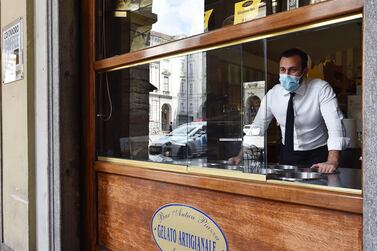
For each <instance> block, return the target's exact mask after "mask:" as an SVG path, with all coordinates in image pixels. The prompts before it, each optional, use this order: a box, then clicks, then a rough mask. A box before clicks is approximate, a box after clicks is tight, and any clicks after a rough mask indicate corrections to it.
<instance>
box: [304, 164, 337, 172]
mask: <svg viewBox="0 0 377 251" xmlns="http://www.w3.org/2000/svg"><path fill="white" fill-rule="evenodd" d="M310 168H318V171H319V172H321V173H333V172H335V171H336V169H337V168H338V165H337V164H336V163H332V162H323V163H317V164H314V165H312V166H311V167H310Z"/></svg>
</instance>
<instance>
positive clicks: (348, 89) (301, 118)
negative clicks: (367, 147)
mask: <svg viewBox="0 0 377 251" xmlns="http://www.w3.org/2000/svg"><path fill="white" fill-rule="evenodd" d="M361 41H362V21H361V20H360V19H358V20H353V21H348V22H343V23H337V24H333V25H329V26H326V27H321V28H317V29H311V30H307V31H301V32H296V33H292V34H287V35H284V36H279V37H274V38H271V39H268V46H267V52H268V54H267V61H268V67H269V69H270V68H271V67H274V68H275V70H274V71H272V75H271V79H275V80H274V81H273V82H272V83H274V84H275V83H279V72H280V73H283V74H288V75H290V76H298V77H300V81H301V82H300V85H299V87H298V89H297V90H295V92H296V95H295V96H294V98H293V105H294V142H295V143H294V148H295V149H294V150H295V151H296V152H298V153H293V154H290V153H288V152H287V151H286V150H282V149H285V146H284V145H285V137H287V136H286V135H287V134H285V131H286V124H287V123H288V122H287V120H288V119H287V116H286V114H287V110H286V109H287V107H288V99H289V98H288V96H289V95H288V96H286V98H285V99H284V95H283V94H284V93H283V91H282V92H281V95H280V96H279V95H277V94H276V93H277V92H276V90H277V88H274V85H268V86H267V88H268V89H269V90H271V89H272V88H274V90H275V92H271V93H270V94H271V95H270V97H271V100H272V101H271V102H270V104H269V106H268V108H269V109H270V110H271V113H273V116H274V117H275V118H276V119H277V121H276V122H275V123H276V124H274V123H272V124H270V128H269V129H268V130H269V131H268V159H269V160H270V162H271V161H272V158H273V159H274V160H273V162H275V160H276V162H279V163H280V164H288V165H293V166H294V168H295V169H296V170H297V171H298V172H280V173H275V175H271V176H270V178H274V179H283V180H284V179H285V180H289V181H296V182H303V183H310V184H318V185H326V186H337V187H346V188H354V189H361V172H360V168H361V161H360V157H361V152H362V149H361V148H362V118H361V114H362V107H361V97H362V96H361V93H362V85H361V82H362V48H361V45H362V42H361ZM290 48H298V49H300V50H302V51H304V52H305V53H307V55H308V65H307V69H306V70H305V67H304V66H303V65H300V64H299V65H298V67H299V68H301V69H303V71H302V72H301V73H298V71H297V69H294V67H293V66H295V63H294V62H293V61H289V63H290V64H291V66H292V67H291V66H289V65H288V63H287V62H288V61H287V59H292V57H294V56H297V54H296V55H290V56H289V55H288V54H286V57H283V59H284V61H283V59H282V60H280V55H281V53H282V52H283V51H286V50H288V49H290ZM291 52H292V51H291ZM300 57H301V56H298V59H299V60H300ZM301 61H302V60H300V61H298V62H301ZM279 63H280V68H276V65H278V64H279ZM269 72H270V70H269ZM281 81H283V80H281ZM287 87H288V85H287ZM281 89H282V90H283V88H281ZM286 92H287V93H288V91H286ZM272 93H274V94H272ZM282 100H283V101H284V102H282ZM277 104H278V106H277ZM280 106H281V107H280ZM279 107H280V108H279ZM342 127H343V130H342ZM348 141H349V142H348ZM341 149H342V151H340V157H339V158H335V159H337V161H338V162H339V165H338V169H336V170H335V173H331V174H321V173H327V172H329V170H326V169H324V167H323V165H321V164H319V165H318V163H323V162H327V161H329V162H330V163H334V158H333V157H329V150H331V151H338V150H341ZM279 152H282V154H279ZM299 155H300V157H298V156H299ZM275 158H276V159H275ZM335 162H336V161H335ZM335 166H336V164H335ZM311 167H313V168H311ZM302 172H308V173H305V175H313V177H312V178H310V177H308V176H304V177H302V176H300V175H302V174H301V173H302Z"/></svg>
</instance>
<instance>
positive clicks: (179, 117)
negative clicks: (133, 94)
mask: <svg viewBox="0 0 377 251" xmlns="http://www.w3.org/2000/svg"><path fill="white" fill-rule="evenodd" d="M181 38H184V36H183V35H180V36H169V35H167V34H163V33H160V32H155V31H151V35H150V45H151V46H154V45H159V44H163V43H167V42H170V41H173V40H177V39H181ZM149 66H150V68H149V76H150V78H149V79H150V83H151V84H152V85H153V86H155V87H156V89H155V90H154V91H153V92H151V93H150V95H149V103H150V111H149V132H150V134H152V135H153V134H160V133H162V132H167V131H169V125H170V122H172V125H173V128H176V127H177V126H179V125H181V124H184V123H187V122H190V121H202V120H205V119H206V112H205V109H206V108H205V107H206V105H205V100H206V69H205V68H206V62H205V54H204V53H196V54H191V55H188V56H181V57H175V58H167V59H163V60H160V61H157V62H152V63H150V64H149Z"/></svg>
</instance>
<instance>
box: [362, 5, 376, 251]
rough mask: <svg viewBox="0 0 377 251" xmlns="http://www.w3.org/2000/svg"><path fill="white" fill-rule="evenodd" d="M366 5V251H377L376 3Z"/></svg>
mask: <svg viewBox="0 0 377 251" xmlns="http://www.w3.org/2000/svg"><path fill="white" fill-rule="evenodd" d="M364 4H365V5H364V43H363V48H364V65H363V76H364V83H363V84H364V89H363V99H364V100H363V104H364V106H363V109H364V132H363V133H364V135H363V136H364V137H363V140H364V142H363V143H364V148H363V149H364V153H363V157H364V159H363V162H364V163H363V164H364V166H363V168H364V172H363V173H364V179H363V180H364V187H363V189H364V190H363V193H364V217H363V220H364V250H365V251H373V250H377V231H376V229H377V190H376V186H377V168H376V166H377V159H376V155H377V145H376V142H377V130H376V125H377V116H376V111H377V50H376V45H377V25H376V18H377V14H376V13H377V4H376V1H374V0H366V1H364ZM366 114H368V116H367V115H366Z"/></svg>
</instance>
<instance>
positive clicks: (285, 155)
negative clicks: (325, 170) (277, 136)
mask: <svg viewBox="0 0 377 251" xmlns="http://www.w3.org/2000/svg"><path fill="white" fill-rule="evenodd" d="M327 157H328V149H327V145H325V146H321V147H319V148H316V149H313V150H309V151H291V150H288V149H286V148H285V147H284V145H283V144H281V148H280V162H279V163H280V164H282V165H299V166H305V167H310V166H311V165H313V164H317V163H322V162H326V161H327Z"/></svg>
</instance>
